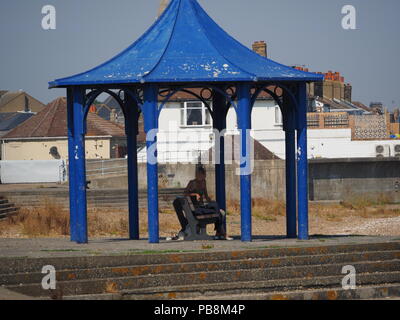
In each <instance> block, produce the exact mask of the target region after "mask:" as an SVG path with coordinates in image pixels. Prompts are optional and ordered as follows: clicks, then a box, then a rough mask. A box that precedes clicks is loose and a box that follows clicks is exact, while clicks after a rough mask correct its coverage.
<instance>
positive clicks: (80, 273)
mask: <svg viewBox="0 0 400 320" xmlns="http://www.w3.org/2000/svg"><path fill="white" fill-rule="evenodd" d="M399 258H400V251H383V252H382V251H373V252H369V253H368V254H365V253H345V254H332V255H314V256H294V257H280V258H261V259H240V260H224V261H214V262H212V261H207V262H192V263H179V264H162V265H160V264H154V265H144V266H141V265H139V266H118V267H105V268H104V267H103V268H90V269H79V270H60V271H58V272H57V280H58V281H68V280H85V279H111V278H119V277H125V276H127V277H129V276H132V275H133V276H145V275H159V274H179V273H193V272H210V271H222V270H227V271H229V270H250V269H270V268H282V267H294V266H296V267H299V266H312V265H322V264H327V263H329V264H334V263H336V264H339V263H340V264H344V265H347V264H351V263H354V262H362V261H369V262H372V261H384V260H396V259H399ZM42 278H43V275H42V273H40V272H36V273H29V274H27V273H15V274H2V275H1V274H0V283H2V284H7V285H15V284H19V283H26V284H28V283H39V282H40V281H41V279H42Z"/></svg>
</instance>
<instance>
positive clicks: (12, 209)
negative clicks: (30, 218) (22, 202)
mask: <svg viewBox="0 0 400 320" xmlns="http://www.w3.org/2000/svg"><path fill="white" fill-rule="evenodd" d="M16 211H18V209H17V208H15V207H12V206H11V207H8V208H0V215H5V214H9V213H13V212H16Z"/></svg>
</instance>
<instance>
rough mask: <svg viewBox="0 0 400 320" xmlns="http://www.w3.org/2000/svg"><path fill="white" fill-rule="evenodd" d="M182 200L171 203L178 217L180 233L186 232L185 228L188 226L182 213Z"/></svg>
mask: <svg viewBox="0 0 400 320" xmlns="http://www.w3.org/2000/svg"><path fill="white" fill-rule="evenodd" d="M181 201H182V200H181V199H176V200H175V201H174V203H173V205H174V208H175V212H176V215H177V216H178V220H179V223H180V224H181V228H182V229H181V231H185V230H186V226H187V225H188V223H189V222H188V221H187V219H186V217H185V214H184V213H183V207H182V202H181Z"/></svg>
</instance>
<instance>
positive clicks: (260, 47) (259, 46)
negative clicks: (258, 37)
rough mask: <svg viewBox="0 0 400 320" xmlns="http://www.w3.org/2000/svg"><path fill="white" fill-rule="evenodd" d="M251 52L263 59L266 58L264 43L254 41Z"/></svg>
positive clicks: (265, 45)
mask: <svg viewBox="0 0 400 320" xmlns="http://www.w3.org/2000/svg"><path fill="white" fill-rule="evenodd" d="M253 51H254V52H256V53H258V54H259V55H260V56H263V57H265V58H267V57H268V53H267V43H266V42H265V41H255V42H254V43H253Z"/></svg>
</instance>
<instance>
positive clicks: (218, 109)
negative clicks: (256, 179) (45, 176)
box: [49, 0, 323, 243]
mask: <svg viewBox="0 0 400 320" xmlns="http://www.w3.org/2000/svg"><path fill="white" fill-rule="evenodd" d="M321 80H323V76H321V75H317V74H313V73H308V72H303V71H299V70H296V69H294V68H292V67H288V66H284V65H281V64H279V63H276V62H274V61H272V60H269V59H266V58H264V57H262V56H260V55H258V54H257V53H255V52H253V51H251V50H250V49H248V48H247V47H245V46H243V45H242V44H240V43H239V42H237V41H236V40H235V39H233V38H232V37H231V36H229V35H228V34H227V33H226V32H225V31H224V30H223V29H221V28H220V27H219V26H218V25H217V24H216V23H215V22H214V21H213V20H212V19H211V18H210V17H209V16H208V15H207V13H206V12H205V11H204V10H203V9H202V8H201V7H200V5H199V4H198V2H197V1H196V0H172V1H171V2H170V4H169V6H168V7H167V9H166V10H165V12H164V13H163V14H162V16H161V17H160V18H159V19H158V20H157V21H156V22H155V23H154V25H153V26H152V27H151V28H150V29H149V30H148V31H147V32H146V33H145V34H144V35H143V36H142V37H141V38H139V39H138V40H137V41H136V42H135V43H134V44H132V45H131V46H130V47H129V48H127V49H126V50H125V51H123V52H121V53H120V54H119V55H117V56H116V57H114V58H113V59H111V60H109V61H107V62H105V63H103V64H101V65H100V66H98V67H96V68H94V69H92V70H89V71H87V72H84V73H81V74H78V75H75V76H72V77H68V78H63V79H58V80H55V81H53V82H50V84H49V85H50V88H66V89H67V99H68V138H69V163H70V170H69V181H70V182H69V183H70V214H71V219H70V224H71V240H72V241H76V242H78V243H87V241H88V236H87V204H86V172H85V144H84V142H85V132H86V128H85V124H86V117H87V114H88V111H89V107H90V106H91V104H92V103H93V102H94V100H95V99H96V97H98V96H99V95H100V94H102V93H108V94H110V95H111V96H113V97H114V98H115V99H116V100H117V101H118V103H119V104H120V105H121V108H122V110H123V111H124V114H125V121H126V125H125V127H126V135H127V141H128V179H129V235H130V239H132V240H137V239H139V206H138V174H137V148H136V143H137V134H138V118H139V115H140V113H142V114H143V117H144V123H145V132H146V133H147V143H146V145H147V184H148V230H149V242H150V243H158V242H159V210H158V168H157V161H156V159H157V151H156V149H157V148H156V147H157V138H156V134H155V132H156V131H155V130H157V129H158V118H159V115H160V112H161V110H162V108H163V106H164V105H165V103H166V102H167V101H168V100H169V99H170V98H171V97H172V96H173V95H174V94H176V93H177V92H180V91H184V92H186V93H189V94H191V95H193V96H194V97H196V99H199V100H200V101H202V102H204V103H205V105H206V106H207V107H208V108H209V110H210V113H211V115H212V119H213V124H214V128H215V129H217V130H221V131H222V130H224V129H225V128H226V116H227V112H228V109H229V108H231V107H233V108H234V109H235V111H236V114H237V118H238V128H239V130H240V132H241V177H240V199H241V239H242V241H251V240H252V231H251V220H252V219H251V203H252V202H251V172H249V171H248V170H247V164H248V161H249V154H250V152H248V151H249V145H250V144H249V141H250V137H249V135H248V134H247V132H248V130H250V129H251V112H252V107H253V105H254V103H255V100H256V99H257V97H258V95H259V94H261V93H262V92H266V93H268V94H269V95H270V96H271V97H273V99H274V100H275V101H276V103H277V104H278V105H279V106H280V108H281V110H282V114H283V120H284V130H285V132H286V186H287V187H286V202H287V236H288V237H290V238H295V237H297V235H298V238H299V239H302V240H305V239H308V191H307V173H308V172H307V118H306V115H307V89H306V86H307V83H308V82H314V81H321ZM116 92H118V93H116ZM199 92H201V93H200V94H199ZM159 100H160V101H159ZM209 101H212V104H210V103H209ZM296 133H297V146H296ZM221 140H223V139H221ZM220 150H221V161H220V163H219V164H216V168H215V169H216V174H215V176H216V179H215V180H216V181H215V183H216V200H217V202H218V203H219V205H220V207H221V208H223V209H226V200H225V199H226V195H225V166H224V161H223V160H224V156H223V154H224V153H223V151H224V143H223V141H221V143H220ZM296 218H297V219H296ZM297 220H298V232H297Z"/></svg>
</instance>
